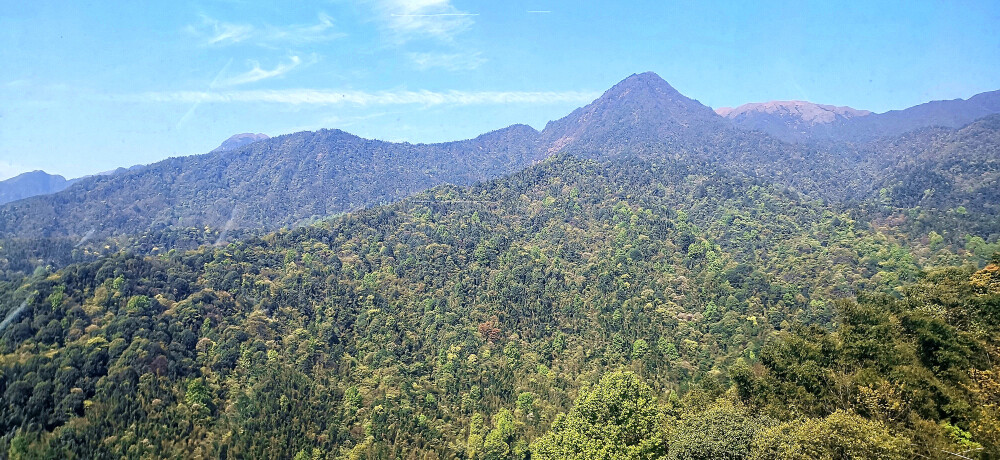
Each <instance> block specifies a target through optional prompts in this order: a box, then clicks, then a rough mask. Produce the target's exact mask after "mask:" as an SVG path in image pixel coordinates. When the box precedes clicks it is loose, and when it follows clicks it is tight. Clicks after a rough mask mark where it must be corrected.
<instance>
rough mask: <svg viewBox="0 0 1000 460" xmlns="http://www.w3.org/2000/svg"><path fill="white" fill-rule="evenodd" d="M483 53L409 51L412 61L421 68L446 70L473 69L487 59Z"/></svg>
mask: <svg viewBox="0 0 1000 460" xmlns="http://www.w3.org/2000/svg"><path fill="white" fill-rule="evenodd" d="M482 54H483V53H480V52H478V51H477V52H474V53H409V54H408V56H409V58H410V61H413V63H414V64H415V65H416V66H417V68H418V69H420V70H428V69H434V68H440V69H445V70H455V71H457V70H473V69H476V68H478V67H479V66H480V65H482V64H483V63H484V62H486V59H485V58H484V57H483V56H482Z"/></svg>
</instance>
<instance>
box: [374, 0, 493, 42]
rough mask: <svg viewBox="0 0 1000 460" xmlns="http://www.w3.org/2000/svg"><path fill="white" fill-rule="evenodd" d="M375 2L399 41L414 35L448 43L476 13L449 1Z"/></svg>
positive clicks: (388, 27)
mask: <svg viewBox="0 0 1000 460" xmlns="http://www.w3.org/2000/svg"><path fill="white" fill-rule="evenodd" d="M375 5H376V10H377V13H379V14H380V15H381V16H382V18H383V19H382V21H383V23H384V27H385V28H386V29H387V30H388V31H389V32H390V33H391V34H392V35H393V37H394V39H395V40H396V41H397V42H399V43H400V44H401V43H405V42H407V41H409V40H412V39H415V38H433V39H437V40H441V41H445V42H450V41H451V40H452V39H453V37H454V36H455V35H457V34H458V33H460V32H462V31H464V30H466V29H468V28H469V27H471V26H472V24H473V20H472V17H474V16H478V14H476V13H470V12H468V11H462V10H459V9H458V8H455V6H454V5H452V4H451V0H377V1H376V3H375Z"/></svg>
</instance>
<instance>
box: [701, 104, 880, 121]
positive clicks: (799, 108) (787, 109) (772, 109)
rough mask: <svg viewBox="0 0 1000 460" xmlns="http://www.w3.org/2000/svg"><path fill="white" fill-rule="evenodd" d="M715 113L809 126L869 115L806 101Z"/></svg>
mask: <svg viewBox="0 0 1000 460" xmlns="http://www.w3.org/2000/svg"><path fill="white" fill-rule="evenodd" d="M715 113H718V114H719V115H722V116H723V117H726V118H729V119H736V118H739V117H741V116H749V115H750V114H767V115H773V116H776V117H782V118H792V119H798V120H801V121H803V122H806V123H811V124H821V123H823V124H825V123H833V122H835V121H837V120H838V119H848V118H855V117H863V116H866V115H871V112H870V111H868V110H858V109H853V108H851V107H846V106H840V107H838V106H835V105H826V104H814V103H812V102H807V101H771V102H754V103H750V104H743V105H741V106H739V107H736V108H730V107H722V108H719V109H716V110H715Z"/></svg>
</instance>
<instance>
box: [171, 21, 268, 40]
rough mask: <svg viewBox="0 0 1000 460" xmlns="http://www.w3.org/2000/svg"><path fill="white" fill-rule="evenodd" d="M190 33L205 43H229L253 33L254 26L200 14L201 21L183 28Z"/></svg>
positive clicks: (244, 38) (243, 38)
mask: <svg viewBox="0 0 1000 460" xmlns="http://www.w3.org/2000/svg"><path fill="white" fill-rule="evenodd" d="M185 29H186V30H187V32H188V33H189V34H191V35H194V36H196V37H199V38H200V39H202V40H203V41H204V43H205V44H206V45H231V44H234V43H239V42H242V41H244V40H246V39H248V38H250V37H251V36H252V35H253V32H254V27H253V26H251V25H249V24H233V23H228V22H222V21H219V20H217V19H213V18H210V17H208V16H205V15H202V16H201V22H200V23H199V24H197V25H195V24H192V25H189V26H187V27H186V28H185Z"/></svg>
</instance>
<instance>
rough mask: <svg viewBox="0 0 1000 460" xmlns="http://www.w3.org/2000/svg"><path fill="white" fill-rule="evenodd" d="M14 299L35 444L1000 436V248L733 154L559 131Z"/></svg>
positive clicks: (77, 268)
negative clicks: (461, 173) (850, 208)
mask: <svg viewBox="0 0 1000 460" xmlns="http://www.w3.org/2000/svg"><path fill="white" fill-rule="evenodd" d="M941 250H946V249H941ZM915 282H917V284H915V285H914V284H913V283H915ZM907 286H910V287H907ZM862 291H864V292H867V293H872V294H867V295H866V296H863V297H862V298H861V300H860V301H859V302H858V303H856V304H852V303H837V302H835V300H836V299H838V298H842V297H844V296H852V295H854V294H855V293H858V292H862ZM884 294H890V295H892V294H894V295H896V296H901V297H902V296H906V298H907V299H911V300H907V301H906V302H898V301H895V300H888V298H885V297H881V295H884ZM0 300H2V305H3V306H4V310H3V315H4V317H5V318H8V319H9V321H8V322H7V324H5V325H4V326H5V327H4V328H3V329H2V330H0V370H2V374H0V377H2V378H0V391H3V394H4V398H3V401H4V404H3V405H2V406H0V421H2V423H3V426H2V429H3V437H2V439H3V440H4V443H5V445H9V446H10V448H9V451H8V452H9V453H10V455H11V456H13V457H17V456H18V455H25V454H28V453H33V454H34V455H38V456H42V457H45V456H56V457H67V456H74V455H77V456H81V455H82V456H88V457H91V458H120V457H123V456H162V457H173V456H180V457H196V456H204V457H213V458H214V457H227V458H228V457H230V456H232V457H246V456H252V457H291V456H293V455H296V454H298V455H303V456H306V457H309V456H313V457H319V458H337V457H343V458H396V457H413V458H423V457H425V456H429V457H431V458H434V457H438V458H440V457H445V458H524V456H525V454H526V453H527V452H529V451H530V452H532V453H533V454H534V455H535V456H538V457H539V458H561V455H568V456H570V457H572V456H581V455H582V456H594V455H597V453H596V452H597V451H603V452H605V454H604V455H605V456H608V457H609V458H620V457H622V456H626V457H629V456H631V455H632V454H629V452H632V453H633V454H638V453H640V452H644V454H642V456H641V457H634V458H661V457H664V456H668V455H669V457H670V458H717V457H719V456H727V455H728V456H729V457H731V458H749V457H750V456H751V455H754V456H755V457H754V458H785V457H787V456H788V455H790V453H789V452H795V451H800V452H801V451H802V450H803V449H806V450H805V452H814V453H815V455H819V456H822V454H824V453H828V452H831V449H833V450H832V452H837V450H836V449H838V448H842V447H843V446H848V447H849V448H850V449H853V450H851V451H849V453H850V455H851V456H852V457H853V458H871V457H873V456H876V455H883V456H884V457H886V458H902V457H904V456H913V455H918V454H919V455H927V454H929V453H930V454H935V453H940V452H941V450H949V451H960V450H963V449H964V450H968V449H983V448H985V449H989V450H988V451H987V452H995V451H996V450H995V449H996V447H997V441H998V440H1000V438H997V437H996V433H997V426H998V425H997V422H996V420H997V419H996V410H995V408H996V405H995V404H997V403H998V402H1000V399H998V398H1000V392H997V391H996V386H995V374H994V373H993V372H994V371H993V370H992V369H991V368H990V367H989V366H988V365H987V364H986V363H987V361H988V360H989V359H996V356H995V350H996V345H997V337H996V334H995V331H996V328H995V324H997V322H998V317H997V316H996V315H997V312H998V311H1000V303H998V302H1000V279H998V278H997V268H996V265H990V266H987V267H986V269H984V270H980V271H977V270H976V269H975V268H974V267H971V266H967V267H965V268H962V269H953V270H951V271H945V272H941V273H937V274H930V275H923V276H921V274H920V267H919V266H917V265H916V264H915V262H914V260H913V256H912V255H911V254H910V250H909V249H907V247H905V246H902V245H900V244H899V242H898V241H897V240H896V237H895V236H893V235H891V234H886V233H882V232H880V231H877V230H874V229H869V228H868V227H867V226H863V225H857V224H856V222H855V221H854V220H853V219H852V218H851V216H850V215H849V214H848V213H845V212H843V211H841V210H838V209H837V208H835V207H833V206H831V205H829V204H824V203H822V202H819V201H815V200H810V199H808V198H804V197H802V196H801V195H799V194H797V193H794V192H790V191H788V190H786V189H783V188H780V187H776V186H773V185H769V184H767V183H766V182H764V181H761V180H759V179H756V180H755V179H747V178H740V177H733V176H731V175H730V174H728V172H727V171H725V170H721V169H714V168H712V167H708V166H688V165H683V164H678V163H665V164H654V163H652V162H650V161H648V160H642V159H638V158H635V157H631V156H624V157H620V158H617V159H615V160H612V161H610V162H594V161H588V160H580V159H577V158H574V157H569V156H558V157H556V158H553V159H549V160H547V161H545V162H543V163H542V164H539V165H536V166H534V167H531V168H528V169H526V170H524V171H521V172H518V173H515V174H513V175H511V176H509V177H506V178H503V179H498V180H494V181H490V182H485V183H480V184H476V185H473V186H469V187H454V186H439V187H437V188H435V189H432V190H430V191H427V192H423V193H422V194H419V195H417V196H415V197H413V198H410V199H407V200H403V201H401V202H399V203H396V204H391V205H386V206H380V207H375V208H372V209H365V210H360V211H357V212H353V213H349V214H347V215H344V216H341V217H339V218H335V219H332V220H330V221H328V222H324V223H320V224H316V225H310V226H305V227H300V228H296V229H293V230H284V231H280V232H277V233H274V234H269V235H266V236H263V237H256V238H249V239H245V240H241V241H238V242H234V243H231V244H228V245H226V246H223V247H215V248H213V247H203V248H200V249H199V250H197V251H192V252H187V253H182V252H173V253H171V254H164V255H161V256H157V257H143V256H137V255H130V254H125V253H122V254H118V255H115V256H113V257H106V258H102V259H101V260H99V261H96V262H92V263H87V264H75V265H72V266H70V267H67V268H65V269H62V270H59V271H57V272H54V273H46V272H39V273H36V274H35V275H34V276H33V277H31V278H30V279H28V280H26V282H24V283H17V284H8V285H6V286H5V287H4V289H2V290H0ZM946 320H947V322H946ZM807 345H808V346H807ZM887 354H888V355H892V356H895V358H894V359H892V360H885V359H883V357H884V356H887ZM986 354H992V355H993V358H986V357H985V356H986ZM615 369H621V370H625V371H628V372H624V373H615V372H612V371H613V370H615ZM602 376H604V377H602ZM680 396H683V397H680ZM574 400H575V402H574ZM615 401H620V402H621V403H622V404H623V405H620V404H617V403H616V402H615ZM632 405H637V412H634V413H632V414H631V415H626V414H625V413H624V412H617V411H623V410H624V409H623V408H625V407H633V406H632ZM991 411H993V412H991ZM562 413H565V414H567V415H559V414H562ZM636 417H638V418H636ZM628 420H634V424H629V425H626V423H633V422H628ZM802 424H806V426H809V427H813V428H816V429H818V430H826V431H825V432H826V433H827V435H826V436H823V437H822V439H816V438H815V437H813V436H810V435H809V433H807V432H805V431H801V430H799V431H796V430H798V429H792V428H794V427H796V426H800V425H802ZM811 429H812V428H811ZM824 442H827V443H828V444H824ZM984 446H985V447H984ZM574 449H577V450H574ZM579 449H589V450H579ZM789 449H791V451H790V450H789ZM616 452H617V454H616ZM560 453H562V454H560ZM800 455H806V456H807V457H808V456H809V455H808V454H800ZM532 458H534V456H533V457H532Z"/></svg>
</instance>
